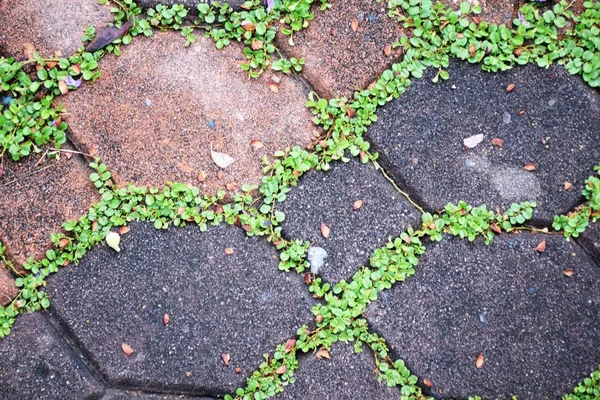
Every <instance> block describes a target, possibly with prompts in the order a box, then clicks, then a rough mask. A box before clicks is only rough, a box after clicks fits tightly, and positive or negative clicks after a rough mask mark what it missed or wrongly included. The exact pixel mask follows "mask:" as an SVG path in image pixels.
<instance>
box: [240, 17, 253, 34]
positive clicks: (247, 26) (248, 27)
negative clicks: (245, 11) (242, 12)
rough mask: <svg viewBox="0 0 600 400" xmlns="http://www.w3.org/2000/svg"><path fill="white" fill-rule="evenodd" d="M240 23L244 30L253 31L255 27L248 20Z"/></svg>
mask: <svg viewBox="0 0 600 400" xmlns="http://www.w3.org/2000/svg"><path fill="white" fill-rule="evenodd" d="M241 25H242V28H243V29H244V30H245V31H249V32H251V31H253V30H255V29H256V25H255V24H253V23H252V22H251V21H248V20H245V21H242V23H241Z"/></svg>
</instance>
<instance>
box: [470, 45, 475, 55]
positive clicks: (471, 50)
mask: <svg viewBox="0 0 600 400" xmlns="http://www.w3.org/2000/svg"><path fill="white" fill-rule="evenodd" d="M469 55H470V56H471V57H475V45H474V44H473V43H471V45H470V46H469Z"/></svg>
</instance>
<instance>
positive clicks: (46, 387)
mask: <svg viewBox="0 0 600 400" xmlns="http://www.w3.org/2000/svg"><path fill="white" fill-rule="evenodd" d="M0 387H2V396H1V397H2V399H3V400H21V399H39V400H43V399H47V400H54V399H65V400H76V399H84V398H99V397H100V396H101V395H102V392H103V388H102V386H100V384H99V383H98V382H97V381H96V380H95V379H94V378H93V377H92V375H91V374H90V372H89V371H88V369H87V368H86V367H85V365H84V364H83V363H82V362H81V360H79V359H78V358H77V357H76V356H75V355H74V354H73V352H72V350H71V349H70V347H69V346H68V345H67V344H66V343H65V342H64V341H63V340H62V339H61V338H60V336H59V335H58V334H57V332H56V331H55V330H54V328H52V326H51V325H50V324H49V323H48V321H46V319H45V318H44V316H43V315H42V314H41V313H34V314H26V315H22V316H19V318H18V319H17V321H16V322H15V325H14V327H13V330H12V332H11V334H10V335H9V336H7V337H5V338H4V339H0Z"/></svg>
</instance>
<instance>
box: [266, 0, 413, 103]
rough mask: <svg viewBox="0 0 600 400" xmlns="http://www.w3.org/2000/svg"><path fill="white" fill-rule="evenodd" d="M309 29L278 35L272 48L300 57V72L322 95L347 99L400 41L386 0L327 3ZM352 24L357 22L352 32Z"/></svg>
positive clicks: (380, 69)
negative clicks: (290, 35)
mask: <svg viewBox="0 0 600 400" xmlns="http://www.w3.org/2000/svg"><path fill="white" fill-rule="evenodd" d="M331 4H332V7H331V8H330V9H329V10H327V11H325V12H321V11H319V10H318V9H317V8H316V7H315V8H314V12H315V19H314V21H312V22H311V23H310V25H309V27H308V28H307V29H306V30H304V31H301V32H299V33H296V34H294V37H293V41H294V46H290V45H289V43H288V36H284V35H279V36H278V39H277V40H278V42H277V43H278V45H279V46H280V47H281V48H282V49H283V50H284V51H285V53H286V54H287V55H288V56H289V57H297V58H300V57H303V58H305V59H306V64H305V66H304V70H303V74H304V76H305V77H306V78H307V79H308V80H309V81H310V82H311V83H312V85H313V86H314V88H315V90H316V91H317V92H318V93H319V94H320V95H322V96H325V97H328V98H331V97H341V96H346V97H350V96H352V94H353V93H354V91H355V90H356V89H364V88H366V87H367V86H368V85H369V84H370V83H372V82H373V81H375V80H376V79H377V77H378V76H379V75H380V74H381V73H382V72H383V71H384V70H385V69H386V68H387V67H389V66H390V65H391V64H392V63H393V61H394V60H395V59H396V58H397V57H398V55H399V48H398V49H395V50H392V53H391V54H390V55H389V56H388V55H386V54H385V52H384V49H385V47H386V46H388V45H391V44H392V43H393V42H394V41H396V40H398V39H399V38H400V35H401V34H402V28H401V27H400V24H398V23H397V22H396V21H394V20H393V19H392V18H390V17H388V15H387V2H381V3H378V2H376V1H373V0H348V1H332V2H331ZM353 21H355V22H356V23H358V27H357V29H356V32H355V31H354V30H353Z"/></svg>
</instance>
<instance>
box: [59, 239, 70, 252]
mask: <svg viewBox="0 0 600 400" xmlns="http://www.w3.org/2000/svg"><path fill="white" fill-rule="evenodd" d="M68 244H69V239H67V238H62V239H60V242H58V247H59V248H61V249H64V248H65V247H67V245H68Z"/></svg>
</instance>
